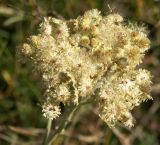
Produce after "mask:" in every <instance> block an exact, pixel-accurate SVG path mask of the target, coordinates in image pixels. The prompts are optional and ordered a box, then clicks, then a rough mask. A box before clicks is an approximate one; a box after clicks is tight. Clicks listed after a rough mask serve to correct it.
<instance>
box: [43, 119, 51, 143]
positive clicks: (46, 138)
mask: <svg viewBox="0 0 160 145" xmlns="http://www.w3.org/2000/svg"><path fill="white" fill-rule="evenodd" d="M51 126H52V120H51V119H48V122H47V127H46V134H45V138H44V141H43V144H42V145H47V143H48V137H49V134H50V131H51Z"/></svg>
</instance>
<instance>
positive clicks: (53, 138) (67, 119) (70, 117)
mask: <svg viewBox="0 0 160 145" xmlns="http://www.w3.org/2000/svg"><path fill="white" fill-rule="evenodd" d="M78 107H79V106H74V107H73V108H72V109H71V110H70V111H69V113H68V114H69V115H67V116H66V119H64V121H63V122H62V124H61V125H60V126H59V128H58V129H57V130H56V132H55V133H54V136H53V137H52V139H51V140H50V141H49V143H48V145H52V143H53V142H54V141H55V140H56V138H57V137H58V136H59V135H60V134H61V133H62V132H63V131H64V130H65V129H66V127H67V126H68V124H69V123H70V122H71V119H72V117H73V115H74V113H75V111H76V110H77V109H78Z"/></svg>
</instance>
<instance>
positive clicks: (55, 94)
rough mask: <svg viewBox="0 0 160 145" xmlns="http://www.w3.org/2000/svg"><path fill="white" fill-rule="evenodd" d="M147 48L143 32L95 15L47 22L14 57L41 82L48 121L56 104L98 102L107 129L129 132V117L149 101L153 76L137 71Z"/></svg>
mask: <svg viewBox="0 0 160 145" xmlns="http://www.w3.org/2000/svg"><path fill="white" fill-rule="evenodd" d="M149 45H150V41H149V39H148V38H147V32H146V30H145V29H144V28H143V27H139V26H137V25H134V24H130V23H128V24H126V23H124V20H123V17H122V16H120V15H119V14H109V15H107V16H102V15H101V13H100V12H99V11H98V10H97V9H93V10H90V11H87V12H85V13H84V15H83V16H79V17H77V19H71V20H60V19H56V18H52V17H49V18H45V19H44V21H43V22H42V23H41V24H40V33H39V34H38V35H34V36H31V37H30V38H29V40H28V42H27V43H25V44H24V45H23V47H20V48H19V49H18V55H20V56H21V57H22V59H23V60H24V59H25V60H26V62H28V63H30V64H32V65H33V69H34V71H35V72H37V73H38V74H39V75H40V76H41V84H42V87H43V90H44V91H43V96H44V99H45V100H46V101H45V102H44V104H43V106H42V112H43V114H44V116H45V117H46V118H50V119H55V118H57V117H58V116H59V115H60V112H61V110H60V107H59V104H60V103H63V104H64V105H66V106H68V105H70V104H76V105H77V104H79V103H80V102H81V101H83V100H91V101H92V100H93V101H95V100H96V102H97V103H96V104H97V107H98V113H99V116H100V117H101V118H102V119H103V120H104V121H105V122H106V123H107V124H108V125H109V126H110V127H112V126H114V125H115V124H116V123H117V122H122V123H123V124H124V125H125V126H128V127H131V126H133V122H134V121H133V120H134V119H133V117H132V115H131V113H130V111H131V110H132V109H133V108H134V107H135V106H138V105H140V103H141V102H144V101H145V100H147V99H151V96H150V95H149V93H150V90H151V87H150V85H151V75H150V73H149V72H148V71H147V70H145V69H139V68H138V67H137V66H138V65H139V64H140V63H142V59H143V57H144V54H145V52H146V51H147V50H148V48H149Z"/></svg>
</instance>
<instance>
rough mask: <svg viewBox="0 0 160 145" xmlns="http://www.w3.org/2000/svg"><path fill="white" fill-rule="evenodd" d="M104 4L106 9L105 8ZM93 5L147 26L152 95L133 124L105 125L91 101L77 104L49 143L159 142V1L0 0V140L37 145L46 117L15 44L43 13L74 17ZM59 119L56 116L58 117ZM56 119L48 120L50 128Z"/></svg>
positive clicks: (148, 144) (136, 111) (150, 144)
mask: <svg viewBox="0 0 160 145" xmlns="http://www.w3.org/2000/svg"><path fill="white" fill-rule="evenodd" d="M108 4H109V5H110V8H109V7H108ZM91 8H98V9H99V10H101V11H102V13H103V14H108V13H110V12H111V11H113V12H116V13H117V12H118V13H120V14H122V15H123V16H124V17H125V18H126V20H130V21H133V22H135V21H137V22H138V24H139V25H142V24H144V25H145V26H146V27H147V28H148V29H149V37H150V39H151V41H152V43H151V49H150V51H149V52H148V53H147V55H146V57H145V59H144V63H143V65H142V67H145V68H147V69H148V70H150V71H151V72H152V74H153V76H154V77H153V86H152V96H153V100H152V101H148V102H145V103H143V104H142V105H141V106H140V107H137V108H135V109H134V111H133V114H134V116H135V118H136V125H135V127H134V128H133V129H131V130H129V129H127V128H125V127H124V126H122V125H121V124H119V125H117V128H115V129H112V130H111V129H109V128H108V127H107V125H106V124H105V123H104V122H103V121H101V120H100V119H99V117H97V115H96V114H95V113H94V112H95V110H94V108H92V107H91V106H87V105H86V106H85V107H83V108H81V109H80V110H79V111H78V112H77V113H76V115H75V116H74V119H73V122H72V123H71V125H69V126H68V128H67V131H66V132H64V134H62V135H61V136H60V137H58V138H57V140H56V142H55V143H54V145H120V144H122V145H133V144H134V145H159V144H160V98H159V96H160V1H159V0H0V145H9V144H11V145H40V144H41V142H42V139H43V136H44V130H45V126H46V120H45V119H44V118H43V117H42V115H41V107H40V104H39V97H40V94H39V88H38V87H37V85H36V83H35V82H36V81H37V78H36V76H34V75H33V74H32V72H31V71H29V70H30V66H26V65H20V64H19V63H18V61H17V58H16V47H17V46H18V45H20V44H22V43H23V42H24V41H25V40H26V38H27V37H28V36H29V35H31V34H35V33H37V27H38V24H39V23H40V22H41V20H42V19H43V17H44V16H54V17H58V18H64V19H69V18H75V17H77V16H78V15H80V14H83V12H84V11H86V10H88V9H91ZM61 119H62V118H60V119H59V120H58V121H60V120H61ZM55 126H56V121H55V122H54V123H53V127H52V129H53V130H54V129H55Z"/></svg>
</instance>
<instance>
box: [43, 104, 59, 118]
mask: <svg viewBox="0 0 160 145" xmlns="http://www.w3.org/2000/svg"><path fill="white" fill-rule="evenodd" d="M42 112H43V116H44V117H46V118H48V119H51V120H53V119H56V118H57V117H59V115H60V114H61V110H60V108H59V106H56V105H53V104H50V103H44V104H43V106H42Z"/></svg>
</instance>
